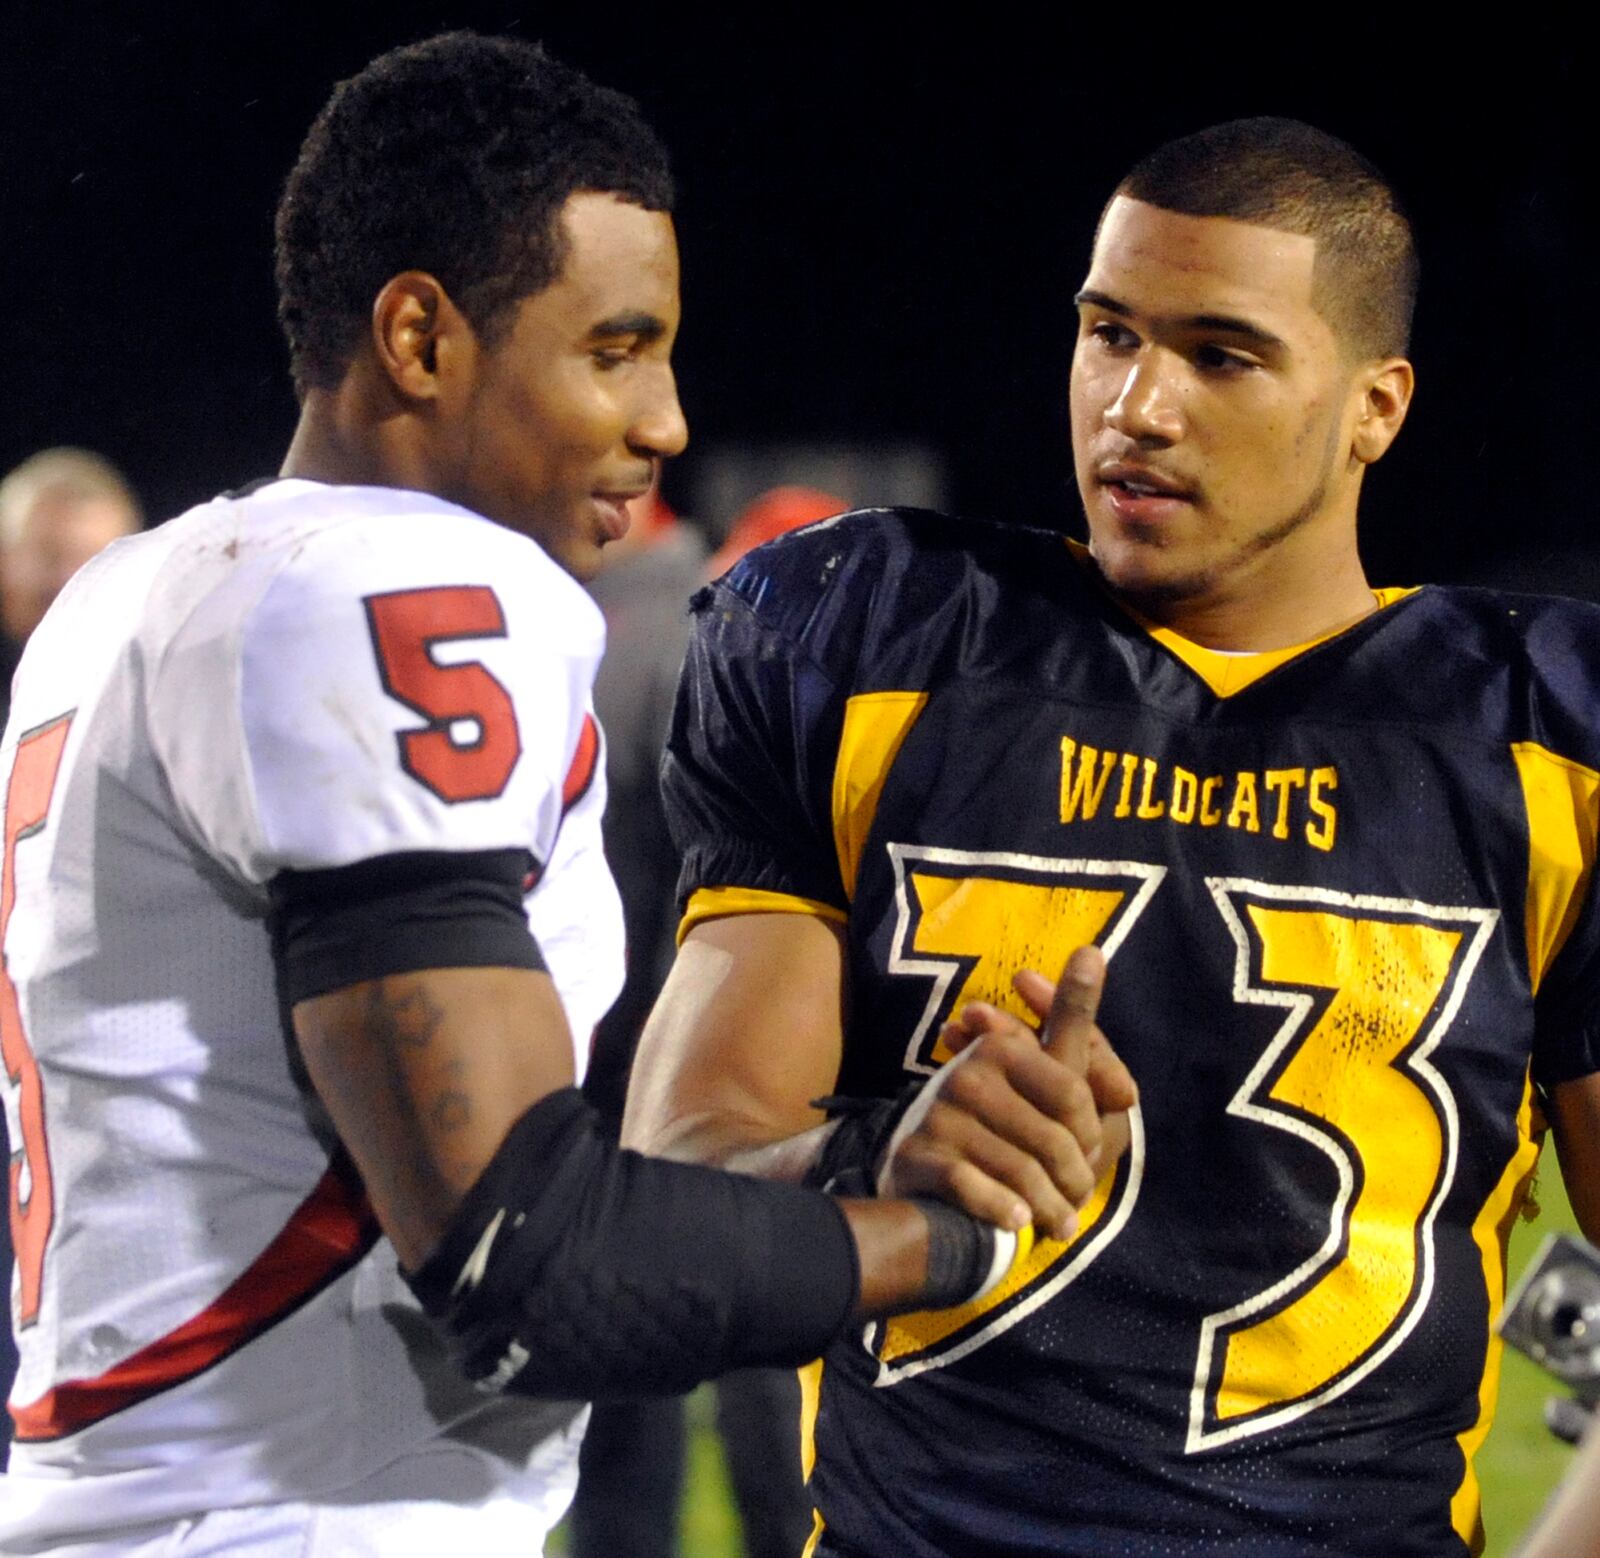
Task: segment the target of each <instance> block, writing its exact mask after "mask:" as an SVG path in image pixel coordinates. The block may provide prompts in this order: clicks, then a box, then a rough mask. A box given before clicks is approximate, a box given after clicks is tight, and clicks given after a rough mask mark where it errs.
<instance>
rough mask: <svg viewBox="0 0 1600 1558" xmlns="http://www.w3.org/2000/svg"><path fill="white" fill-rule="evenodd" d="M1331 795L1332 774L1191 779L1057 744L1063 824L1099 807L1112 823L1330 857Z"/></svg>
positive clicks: (1066, 739)
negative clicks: (1225, 836) (1288, 844)
mask: <svg viewBox="0 0 1600 1558" xmlns="http://www.w3.org/2000/svg"><path fill="white" fill-rule="evenodd" d="M1338 788H1339V771H1338V769H1337V768H1334V767H1331V766H1329V767H1326V768H1266V769H1259V770H1258V769H1249V768H1245V769H1235V770H1232V771H1231V772H1227V773H1210V774H1208V773H1197V772H1195V771H1194V770H1192V769H1188V768H1184V767H1182V766H1181V765H1179V764H1177V763H1169V762H1163V761H1161V760H1160V759H1158V758H1154V757H1146V756H1145V755H1144V754H1142V753H1139V752H1111V751H1101V750H1100V749H1099V748H1097V747H1092V746H1089V745H1087V744H1086V743H1085V744H1080V743H1078V742H1077V741H1074V740H1073V738H1072V737H1071V736H1063V737H1062V738H1061V820H1062V822H1064V823H1066V822H1077V821H1079V820H1082V821H1085V822H1087V821H1088V820H1089V819H1090V818H1092V817H1094V816H1096V815H1097V814H1098V813H1099V812H1100V810H1101V808H1102V807H1103V806H1105V807H1109V808H1110V815H1111V816H1112V817H1114V818H1118V819H1122V818H1126V819H1128V820H1130V821H1134V822H1155V821H1157V820H1158V819H1164V820H1165V821H1167V822H1170V823H1177V824H1179V825H1180V826H1184V827H1193V828H1238V829H1241V830H1243V831H1244V832H1246V833H1263V834H1266V835H1267V836H1269V837H1271V838H1275V839H1289V838H1303V839H1304V840H1305V841H1306V843H1308V844H1310V845H1311V846H1312V847H1313V848H1314V849H1321V850H1330V849H1332V848H1333V841H1334V837H1335V834H1336V833H1337V831H1338V820H1339V819H1338V811H1337V809H1336V808H1335V806H1334V803H1333V800H1332V798H1331V797H1332V795H1333V792H1334V791H1335V790H1337V789H1338Z"/></svg>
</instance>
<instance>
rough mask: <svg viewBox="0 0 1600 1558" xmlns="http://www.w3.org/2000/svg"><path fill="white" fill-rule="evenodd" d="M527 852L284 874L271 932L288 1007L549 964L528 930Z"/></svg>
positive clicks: (386, 860)
mask: <svg viewBox="0 0 1600 1558" xmlns="http://www.w3.org/2000/svg"><path fill="white" fill-rule="evenodd" d="M531 865H532V856H531V855H529V853H528V852H527V851H526V850H523V849H501V850H481V851H477V852H475V853H469V854H448V853H443V852H431V851H430V852H423V851H418V852H413V853H408V854H399V855H381V856H379V857H378V858H377V859H374V860H362V861H358V862H356V863H355V864H354V865H348V866H336V867H333V868H331V869H329V870H325V871H282V872H280V873H279V874H278V875H277V876H276V877H274V878H273V880H272V882H271V884H270V886H269V888H268V893H269V895H270V900H271V904H270V910H269V913H268V917H267V924H268V929H269V930H270V931H271V934H272V949H273V956H274V960H275V962H276V963H277V967H278V979H279V985H280V990H281V994H282V996H283V998H284V1000H285V1002H286V1004H287V1005H289V1006H293V1005H294V1003H295V1002H296V1001H305V1000H309V999H310V998H311V997H312V996H316V995H325V994H326V993H327V992H328V991H329V990H339V989H342V988H344V987H345V986H346V985H353V984H359V983H361V982H362V981H363V980H367V979H382V978H385V977H386V976H388V975H390V974H409V973H415V972H416V971H417V970H418V969H423V968H486V967H499V968H534V969H542V968H543V967H544V966H545V963H544V958H543V957H542V956H541V955H540V952H539V947H538V944H537V943H536V942H535V941H534V939H533V935H532V933H531V932H530V931H529V929H528V921H527V916H526V915H525V914H524V912H523V907H522V884H523V882H524V881H525V880H526V878H527V875H528V871H529V869H530V867H531Z"/></svg>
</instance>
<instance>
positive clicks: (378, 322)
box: [372, 270, 477, 401]
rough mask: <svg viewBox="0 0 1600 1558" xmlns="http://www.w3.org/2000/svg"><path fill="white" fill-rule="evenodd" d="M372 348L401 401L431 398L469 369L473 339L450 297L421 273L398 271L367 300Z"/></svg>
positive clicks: (475, 348) (436, 283)
mask: <svg viewBox="0 0 1600 1558" xmlns="http://www.w3.org/2000/svg"><path fill="white" fill-rule="evenodd" d="M372 348H373V352H374V355H375V356H376V357H377V359H378V364H379V366H380V367H381V368H382V369H383V372H384V375H385V376H386V377H387V378H388V380H389V382H390V383H391V384H392V385H393V386H394V388H395V389H396V390H398V391H399V393H400V394H401V395H402V396H403V397H405V399H407V400H413V401H417V400H437V399H439V397H440V396H441V395H443V394H445V393H446V392H447V390H448V388H449V386H450V383H451V381H452V379H453V378H454V376H455V375H456V373H457V372H459V370H460V369H461V368H462V367H464V366H468V365H470V362H471V360H472V358H473V356H474V355H475V353H476V351H477V340H476V337H475V336H474V335H473V333H472V327H471V326H470V325H469V324H468V323H467V320H466V316H465V315H463V314H462V312H461V311H460V309H458V308H457V307H456V306H455V304H454V303H452V302H451V301H450V294H449V293H448V292H446V291H445V289H444V287H443V286H442V285H441V283H440V282H439V281H438V280H437V279H436V278H435V277H433V276H430V275H429V274H428V273H427V272H426V271H419V270H407V271H401V272H400V274H399V275H398V276H391V277H390V278H389V280H388V281H386V282H385V283H384V284H383V287H382V289H381V290H380V291H379V293H378V295H377V297H376V298H374V299H373V301H372Z"/></svg>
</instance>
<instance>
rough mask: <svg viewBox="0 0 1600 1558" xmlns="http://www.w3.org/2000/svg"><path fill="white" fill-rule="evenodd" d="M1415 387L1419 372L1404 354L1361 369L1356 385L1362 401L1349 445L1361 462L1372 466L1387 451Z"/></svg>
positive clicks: (1404, 415) (1397, 431)
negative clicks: (1415, 371) (1412, 366)
mask: <svg viewBox="0 0 1600 1558" xmlns="http://www.w3.org/2000/svg"><path fill="white" fill-rule="evenodd" d="M1415 386H1416V375H1415V374H1414V373H1413V372H1412V369H1411V364H1410V363H1409V362H1407V361H1406V360H1405V358H1404V357H1385V358H1382V359H1381V360H1380V361H1378V362H1374V363H1369V364H1368V365H1367V366H1366V367H1365V368H1364V369H1363V370H1362V372H1361V376H1360V378H1359V379H1358V381H1357V385H1356V387H1357V389H1358V390H1359V391H1360V394H1361V403H1360V405H1359V407H1358V408H1357V411H1356V425H1355V429H1354V432H1353V434H1352V437H1351V448H1350V452H1351V453H1352V454H1353V455H1354V456H1355V458H1356V459H1357V460H1359V461H1360V462H1361V464H1363V465H1371V464H1372V463H1373V461H1375V460H1381V459H1382V458H1383V456H1384V455H1385V454H1386V453H1387V452H1388V449H1389V445H1390V444H1392V443H1393V442H1394V441H1395V436H1396V434H1398V433H1399V431H1400V424H1401V423H1403V422H1404V421H1405V419H1406V412H1407V411H1408V410H1409V409H1410V406H1411V392H1412V390H1413V389H1414V388H1415Z"/></svg>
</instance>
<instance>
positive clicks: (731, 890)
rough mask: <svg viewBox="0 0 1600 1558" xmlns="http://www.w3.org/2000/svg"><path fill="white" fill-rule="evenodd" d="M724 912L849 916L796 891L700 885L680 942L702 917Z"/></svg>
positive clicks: (688, 909) (841, 920)
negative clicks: (803, 896) (773, 891)
mask: <svg viewBox="0 0 1600 1558" xmlns="http://www.w3.org/2000/svg"><path fill="white" fill-rule="evenodd" d="M724 914H811V915H815V916H816V918H817V919H819V920H834V921H836V922H837V923H838V924H840V925H843V924H844V923H845V922H846V921H847V920H848V919H849V916H848V915H847V914H846V913H845V912H844V910H843V909H836V908H834V906H833V905H832V904H831V903H819V902H818V901H817V900H816V899H815V898H801V897H799V896H798V895H797V894H795V893H769V892H765V891H763V890H762V889H761V888H759V887H701V888H697V889H696V891H695V892H694V894H693V896H692V897H691V898H690V899H689V903H688V906H687V907H686V908H685V909H684V911H683V918H682V920H680V921H679V922H678V945H679V946H680V947H681V946H682V945H683V938H684V937H685V936H687V935H688V934H689V932H690V931H692V930H693V929H694V928H695V926H696V925H698V924H699V923H700V922H701V921H702V920H714V919H717V918H719V917H720V916H722V915H724Z"/></svg>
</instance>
